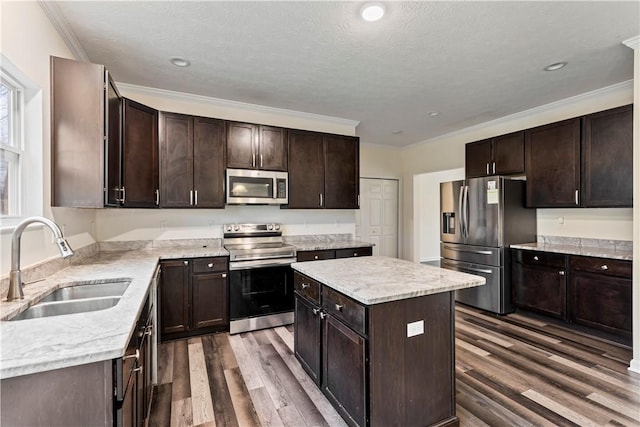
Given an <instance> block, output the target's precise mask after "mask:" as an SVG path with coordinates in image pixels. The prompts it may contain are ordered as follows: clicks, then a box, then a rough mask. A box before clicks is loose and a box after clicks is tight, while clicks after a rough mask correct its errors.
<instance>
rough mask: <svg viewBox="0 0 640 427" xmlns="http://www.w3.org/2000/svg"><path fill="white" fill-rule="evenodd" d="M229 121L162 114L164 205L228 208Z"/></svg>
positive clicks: (165, 206) (161, 151)
mask: <svg viewBox="0 0 640 427" xmlns="http://www.w3.org/2000/svg"><path fill="white" fill-rule="evenodd" d="M224 147H225V122H224V121H223V120H218V119H211V118H205V117H194V116H188V115H184V114H176V113H166V112H162V113H160V171H161V173H160V207H164V208H192V207H197V208H223V207H224Z"/></svg>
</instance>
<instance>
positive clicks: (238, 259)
mask: <svg viewBox="0 0 640 427" xmlns="http://www.w3.org/2000/svg"><path fill="white" fill-rule="evenodd" d="M259 256H260V259H255V258H256V255H255V254H249V255H232V256H231V260H230V261H231V262H249V261H264V260H270V259H275V260H278V259H289V258H291V257H294V258H293V261H289V262H296V259H295V253H294V252H293V251H290V252H288V253H284V254H282V253H281V254H278V255H259ZM243 258H249V259H243Z"/></svg>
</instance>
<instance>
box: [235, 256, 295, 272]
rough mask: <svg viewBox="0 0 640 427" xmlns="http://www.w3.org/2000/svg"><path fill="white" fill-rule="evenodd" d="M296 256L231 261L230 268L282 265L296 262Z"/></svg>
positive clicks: (244, 268)
mask: <svg viewBox="0 0 640 427" xmlns="http://www.w3.org/2000/svg"><path fill="white" fill-rule="evenodd" d="M296 261H297V260H296V258H279V259H258V260H253V261H237V262H233V261H232V262H230V263H229V270H230V271H234V270H251V269H254V268H267V267H280V266H283V265H290V264H292V263H294V262H296Z"/></svg>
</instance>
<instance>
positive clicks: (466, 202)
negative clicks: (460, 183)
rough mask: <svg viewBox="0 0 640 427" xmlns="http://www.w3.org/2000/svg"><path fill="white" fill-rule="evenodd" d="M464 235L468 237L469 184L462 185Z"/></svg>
mask: <svg viewBox="0 0 640 427" xmlns="http://www.w3.org/2000/svg"><path fill="white" fill-rule="evenodd" d="M463 203H464V237H469V186H468V185H465V186H464V198H463Z"/></svg>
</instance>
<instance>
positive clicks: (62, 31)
mask: <svg viewBox="0 0 640 427" xmlns="http://www.w3.org/2000/svg"><path fill="white" fill-rule="evenodd" d="M38 4H39V5H40V7H41V8H42V10H43V11H44V13H45V15H47V18H49V22H51V25H53V28H55V30H56V31H57V32H58V34H59V35H60V37H61V38H62V40H63V41H64V43H65V44H66V45H67V47H68V48H69V50H70V51H71V53H73V56H74V57H75V59H77V60H79V61H85V62H89V56H88V55H87V53H86V52H85V51H84V49H83V48H82V45H81V44H80V41H79V40H78V38H77V37H76V35H75V34H74V33H73V31H72V30H71V27H69V24H68V23H67V20H66V19H65V18H64V15H63V14H62V12H61V11H60V8H59V7H58V5H57V4H56V2H53V1H45V0H38Z"/></svg>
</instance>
